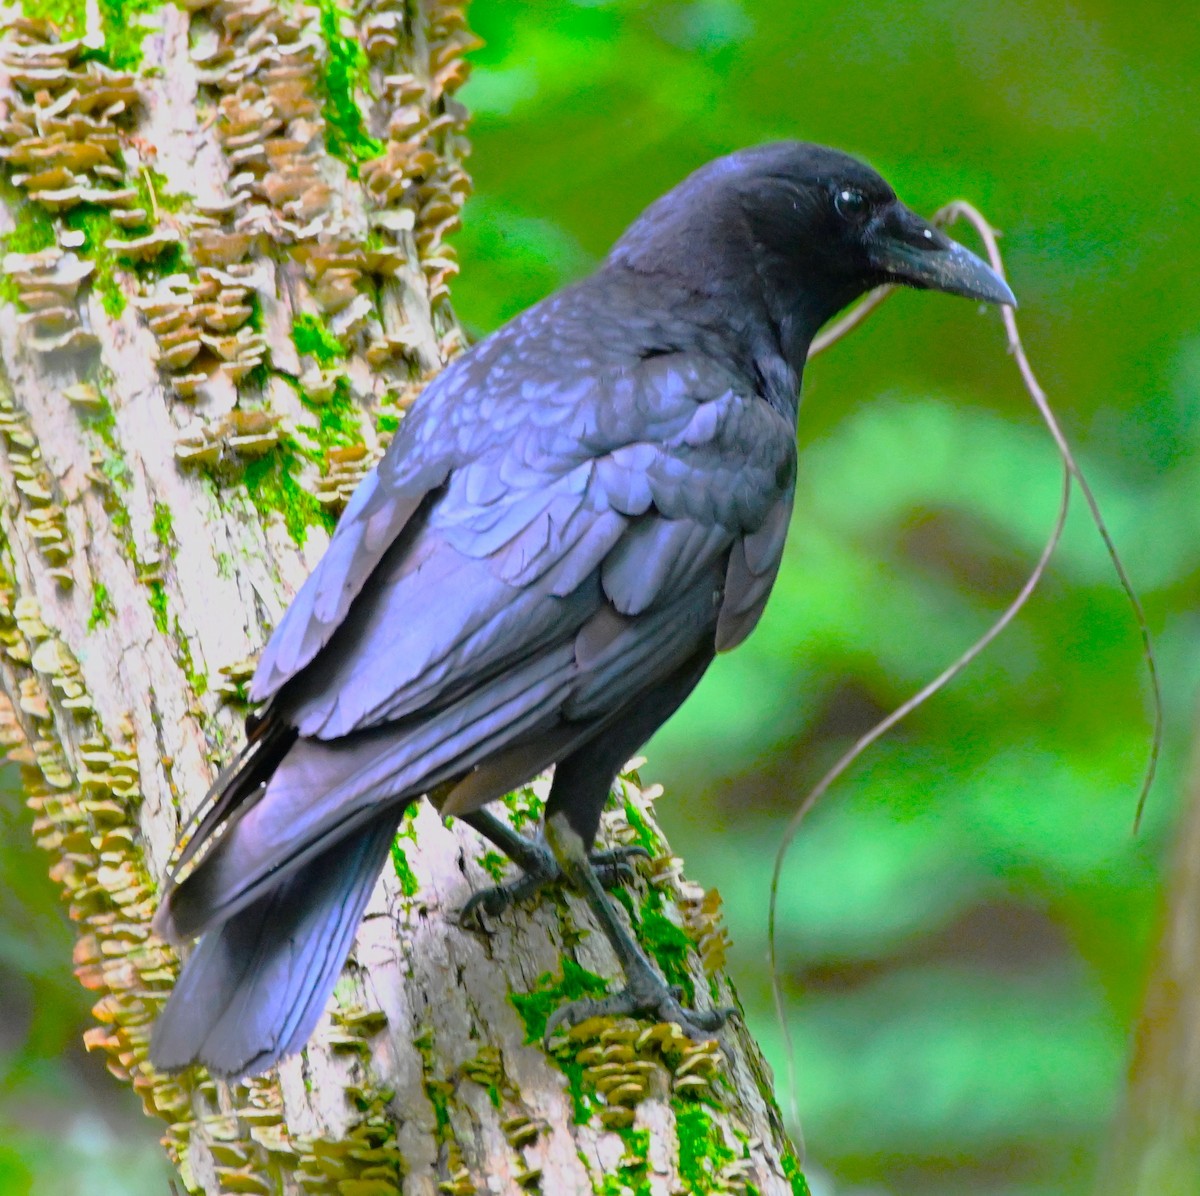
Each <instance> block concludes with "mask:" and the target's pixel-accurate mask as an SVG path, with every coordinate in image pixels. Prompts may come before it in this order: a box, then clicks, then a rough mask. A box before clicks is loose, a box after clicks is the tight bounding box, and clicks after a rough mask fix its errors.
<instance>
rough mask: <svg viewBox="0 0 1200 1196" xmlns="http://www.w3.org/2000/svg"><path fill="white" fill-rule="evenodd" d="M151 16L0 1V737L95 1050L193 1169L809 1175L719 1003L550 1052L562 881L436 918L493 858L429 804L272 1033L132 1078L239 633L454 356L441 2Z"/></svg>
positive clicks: (149, 6)
mask: <svg viewBox="0 0 1200 1196" xmlns="http://www.w3.org/2000/svg"><path fill="white" fill-rule="evenodd" d="M182 5H183V6H182V7H174V6H172V5H166V6H161V5H160V4H159V3H157V0H127V2H126V3H124V4H120V5H117V4H114V3H112V0H99V3H97V0H88V3H86V5H85V4H84V3H83V0H54V3H45V4H44V7H45V8H46V10H47V11H49V10H53V12H54V13H55V19H56V20H60V21H62V22H63V25H62V26H61V27H56V26H54V25H52V24H49V23H48V22H46V21H44V20H39V19H31V18H27V17H25V16H22V15H20V13H19V12H16V11H15V10H11V11H10V12H9V15H8V20H7V24H6V28H5V31H4V34H3V41H2V45H0V57H2V69H3V76H2V77H0V96H2V98H3V104H4V113H3V118H2V125H0V145H2V146H3V157H4V164H5V165H4V171H3V175H4V182H3V194H2V196H0V198H2V199H3V207H2V208H0V213H2V214H0V222H2V224H3V227H2V228H0V231H2V232H3V233H4V234H5V246H6V250H7V254H6V256H5V258H4V262H3V291H2V296H0V298H2V300H3V302H0V362H2V371H0V492H2V493H0V503H2V507H3V509H2V511H0V519H2V531H3V538H4V542H3V544H2V545H0V681H2V684H3V690H4V692H5V693H6V694H7V695H8V699H9V701H8V702H6V703H5V704H4V707H3V710H2V711H0V737H2V739H3V742H4V744H5V745H7V746H8V747H10V748H11V749H12V754H13V756H15V758H17V759H18V760H19V761H20V762H21V763H22V764H23V765H24V766H25V767H24V773H25V781H26V785H27V790H28V794H29V804H30V806H31V807H32V808H33V810H34V814H35V820H34V826H33V830H34V834H35V835H36V837H37V839H38V842H39V843H40V844H41V845H42V846H43V847H45V848H46V849H47V851H49V852H50V853H51V854H52V856H53V865H52V869H51V871H52V875H53V876H54V877H55V879H56V880H57V881H58V882H59V883H60V884H61V885H62V887H63V890H64V895H65V897H66V899H67V900H68V901H69V903H70V912H71V916H72V918H74V919H75V921H76V922H77V923H78V926H79V931H80V935H81V937H80V939H79V942H78V945H77V948H76V952H75V963H76V968H77V974H78V976H79V978H80V980H81V982H82V983H83V984H84V985H86V986H87V987H88V988H90V989H92V990H94V991H95V993H96V995H97V998H98V1001H97V1004H96V1007H95V1013H96V1017H97V1020H98V1025H97V1026H96V1027H95V1028H93V1029H92V1030H90V1031H88V1034H87V1042H88V1045H89V1047H91V1048H94V1049H97V1050H101V1051H103V1052H105V1054H106V1056H107V1059H108V1065H109V1068H110V1070H111V1071H112V1072H113V1073H114V1074H115V1075H116V1076H118V1077H119V1078H122V1079H125V1080H128V1081H129V1082H131V1083H132V1085H133V1086H134V1088H135V1089H136V1090H137V1092H138V1093H139V1095H140V1096H141V1097H142V1099H143V1101H144V1102H145V1106H146V1109H147V1112H148V1113H150V1114H152V1115H155V1116H158V1117H161V1118H163V1119H164V1121H165V1122H166V1126H167V1128H166V1130H165V1133H164V1142H165V1144H166V1147H167V1150H168V1152H169V1154H170V1156H171V1158H172V1160H173V1161H174V1162H175V1163H176V1165H177V1166H178V1169H179V1181H180V1184H181V1185H182V1186H183V1187H184V1188H186V1189H187V1190H188V1191H192V1192H205V1193H217V1192H221V1193H229V1192H264V1193H267V1192H285V1193H300V1192H329V1193H334V1192H337V1193H342V1194H344V1196H377V1194H378V1196H382V1194H386V1193H396V1192H400V1191H403V1192H405V1193H433V1192H442V1193H468V1192H475V1191H490V1192H518V1191H522V1190H529V1189H534V1188H537V1187H538V1186H539V1184H540V1185H541V1188H542V1190H543V1191H545V1192H548V1193H555V1194H559V1193H574V1192H591V1191H596V1192H605V1193H616V1192H621V1191H626V1190H629V1191H631V1192H633V1191H636V1192H638V1193H643V1192H648V1193H668V1192H753V1191H758V1192H762V1193H768V1192H769V1193H782V1192H802V1191H804V1190H805V1188H804V1182H803V1179H802V1178H801V1177H800V1174H799V1170H798V1168H797V1166H796V1163H795V1160H794V1158H793V1157H792V1155H791V1154H790V1150H789V1147H788V1145H787V1142H786V1138H785V1135H784V1134H783V1132H782V1129H781V1125H780V1119H779V1114H778V1111H777V1109H776V1106H775V1104H774V1102H773V1098H772V1095H771V1087H770V1081H769V1079H768V1077H767V1071H766V1068H765V1065H764V1064H763V1061H762V1059H761V1056H760V1055H759V1052H758V1050H757V1048H756V1047H755V1045H754V1043H753V1041H752V1040H751V1039H750V1037H749V1035H748V1034H747V1033H746V1031H745V1029H744V1027H742V1026H741V1025H740V1024H734V1025H732V1026H731V1028H730V1029H729V1030H728V1031H727V1032H725V1033H724V1034H723V1035H722V1043H721V1047H720V1048H718V1047H717V1046H715V1045H713V1044H708V1045H700V1046H697V1045H694V1044H691V1043H688V1042H686V1041H683V1040H681V1039H680V1038H679V1036H678V1034H677V1033H676V1032H673V1030H672V1029H671V1028H670V1027H664V1026H658V1027H647V1026H645V1025H639V1024H636V1023H633V1022H626V1021H613V1020H611V1019H609V1020H606V1021H603V1020H596V1021H595V1022H593V1023H589V1024H587V1025H585V1026H582V1027H579V1028H577V1029H576V1031H574V1032H573V1033H572V1035H571V1036H570V1039H569V1041H568V1043H567V1044H566V1045H565V1046H563V1047H561V1048H559V1049H558V1050H557V1051H556V1052H554V1053H552V1054H550V1055H547V1054H546V1053H545V1052H544V1051H543V1049H542V1047H541V1045H540V1029H541V1027H542V1026H543V1025H544V1021H545V1016H546V1013H547V1011H548V1010H549V1009H550V1008H552V1007H553V1006H554V1005H555V1004H556V1003H557V1002H558V1001H559V1000H561V999H562V997H563V995H564V994H566V995H580V994H582V993H588V992H594V991H596V990H597V988H598V986H599V987H602V986H603V984H604V983H605V981H607V980H610V979H612V978H613V977H614V976H615V975H616V974H617V969H616V965H615V961H614V959H613V958H612V956H611V953H610V952H609V950H608V948H607V946H606V944H605V941H604V939H603V937H602V936H601V935H600V934H599V933H598V931H597V929H596V928H595V927H594V926H593V924H592V922H591V919H590V916H589V914H588V913H587V911H586V908H585V906H584V905H583V904H582V902H581V901H579V900H577V899H576V898H575V897H573V896H570V895H566V894H564V895H561V896H559V897H557V898H555V899H548V900H546V901H544V902H542V903H541V904H540V905H539V906H538V907H537V908H536V909H534V910H532V911H524V910H523V911H520V912H519V913H518V915H517V916H515V917H508V916H506V917H505V918H504V919H502V921H501V923H500V924H499V925H497V926H496V927H495V928H494V931H493V933H491V934H490V935H486V936H485V935H479V934H472V933H468V932H467V931H465V930H463V929H460V928H459V927H458V926H457V925H456V924H455V921H454V917H453V913H454V911H455V910H456V908H457V907H459V906H461V905H462V903H463V902H464V901H465V900H466V898H467V897H468V896H469V895H470V893H471V891H472V890H473V889H475V888H477V887H478V886H480V885H484V884H488V883H492V882H493V876H495V875H497V874H499V873H500V872H502V871H503V870H504V867H505V865H504V864H503V863H502V862H501V861H500V860H499V859H498V857H496V856H495V855H494V853H485V851H484V850H483V845H482V844H481V843H480V841H479V840H478V839H476V838H475V837H474V836H473V835H472V834H471V832H469V831H468V830H467V829H466V828H464V827H462V826H452V827H449V828H447V827H444V826H443V825H442V824H441V823H440V822H439V820H438V819H437V817H436V815H435V814H434V812H433V811H432V809H431V808H430V807H428V806H422V807H420V809H419V810H417V812H416V813H415V816H413V817H411V818H410V819H409V820H407V821H406V822H405V824H404V825H403V826H402V828H401V832H400V837H399V838H398V840H397V845H396V848H395V851H394V855H393V859H394V865H395V866H394V868H392V869H389V870H388V871H387V875H386V876H385V877H384V878H383V879H382V881H381V883H380V884H379V886H378V887H377V890H376V892H375V895H374V898H373V900H372V903H371V906H370V908H369V910H368V913H367V916H366V919H365V921H364V923H363V926H362V928H361V930H360V932H359V935H358V939H357V944H356V947H355V950H354V953H353V955H352V957H351V961H350V963H349V964H348V966H347V968H346V970H345V973H344V975H343V977H342V979H341V981H340V982H339V985H338V988H337V992H336V995H335V999H334V1001H333V1002H332V1008H331V1011H330V1013H329V1015H327V1016H326V1017H325V1018H324V1019H323V1021H322V1023H321V1025H320V1027H319V1029H318V1030H317V1033H316V1035H315V1036H314V1039H313V1041H312V1043H311V1045H310V1046H309V1048H308V1050H307V1052H306V1053H305V1054H304V1055H303V1056H300V1057H297V1058H295V1059H292V1060H289V1061H287V1062H286V1063H285V1064H284V1065H283V1066H282V1067H281V1068H280V1069H279V1071H278V1073H277V1074H276V1073H272V1074H271V1075H269V1076H267V1077H265V1078H262V1079H258V1080H254V1081H252V1082H250V1083H247V1084H241V1085H235V1086H232V1087H230V1086H226V1085H224V1084H220V1083H217V1082H215V1081H213V1080H212V1079H210V1078H208V1077H206V1076H205V1075H203V1074H189V1075H186V1076H182V1077H175V1078H172V1077H167V1076H162V1075H158V1074H155V1073H154V1072H153V1071H152V1070H151V1069H150V1067H149V1065H148V1063H147V1061H146V1044H147V1040H148V1036H149V1029H150V1024H151V1022H152V1020H153V1017H154V1015H155V1013H156V1012H157V1010H158V1009H159V1008H160V1007H161V1005H162V1003H163V1000H164V998H165V995H166V993H167V992H168V991H169V989H170V985H171V980H172V976H173V974H174V970H175V963H176V961H175V959H174V957H173V955H172V953H171V952H170V951H169V950H168V949H167V948H166V947H164V946H163V945H162V944H161V943H159V942H158V941H156V940H155V939H154V938H153V937H152V936H151V935H150V932H149V921H150V916H151V913H152V912H153V909H154V905H155V890H156V883H157V880H158V878H159V877H160V876H161V875H162V872H163V868H164V865H165V863H166V860H167V857H168V855H169V853H170V850H171V847H172V844H173V842H174V839H175V837H176V834H177V832H178V829H179V826H180V822H181V820H182V819H183V818H184V817H185V816H186V814H187V813H188V811H189V810H191V809H192V808H193V807H194V805H195V803H196V802H197V801H198V799H199V798H200V796H201V795H202V794H203V793H204V791H205V790H206V788H207V786H208V783H209V781H210V780H211V777H212V775H213V771H214V769H215V768H216V767H218V766H219V765H220V763H221V762H222V761H223V760H225V759H227V758H228V756H229V754H230V753H231V752H232V751H233V750H234V749H235V748H236V747H237V745H238V743H239V742H240V736H241V722H242V717H243V715H244V713H245V706H244V685H245V682H246V681H247V679H248V678H249V676H250V674H251V672H252V670H253V657H254V654H255V653H256V652H257V650H258V648H259V647H260V645H261V644H262V643H263V641H264V639H265V637H266V634H267V631H268V629H269V627H270V626H271V625H272V624H273V623H274V622H275V621H276V620H277V619H278V617H279V615H280V613H281V612H282V610H283V609H284V606H285V605H286V603H287V601H288V598H289V596H290V595H291V594H292V593H294V591H295V590H296V588H297V587H298V586H299V584H300V582H301V581H302V580H303V578H304V576H305V575H306V573H307V571H308V570H309V569H310V568H311V567H312V565H313V564H314V563H315V562H316V560H317V559H318V557H319V556H320V554H321V551H322V549H323V548H324V546H325V544H326V543H327V540H328V533H329V530H330V527H331V526H332V523H333V520H334V518H335V516H336V512H337V511H338V510H339V509H340V507H341V505H342V504H343V503H344V502H345V499H346V497H347V496H348V494H349V493H350V491H351V490H352V489H353V487H354V484H355V483H356V481H357V480H358V478H359V477H361V475H362V473H363V471H364V470H365V469H367V468H368V467H369V466H370V465H371V464H372V462H373V461H374V460H375V459H376V458H377V457H378V454H379V453H380V452H381V451H382V449H383V447H384V446H385V444H386V442H387V440H388V439H389V437H390V435H391V434H392V432H394V430H395V427H396V425H397V423H398V422H399V420H400V419H402V418H403V413H404V410H405V408H406V407H407V405H408V404H409V403H410V401H411V400H412V398H413V396H414V395H415V394H416V393H417V392H418V391H419V389H420V387H421V385H422V384H423V382H425V381H426V380H427V379H428V378H429V377H430V376H431V375H432V374H433V373H434V372H436V371H437V369H439V368H440V366H441V365H442V364H443V363H444V362H445V360H446V359H447V357H448V356H450V355H452V354H453V353H454V352H456V351H457V350H458V349H459V348H460V347H461V345H462V343H463V342H462V336H461V333H460V331H459V329H458V327H457V325H456V323H455V321H454V317H453V314H452V312H451V310H450V308H449V305H448V302H447V280H448V279H449V277H450V275H451V274H452V273H453V271H454V263H453V258H452V256H451V252H450V250H449V249H447V248H446V247H445V246H444V244H443V240H442V239H443V236H444V235H445V234H446V233H447V232H448V231H450V230H451V229H452V228H453V227H454V226H455V225H456V222H457V218H458V210H459V208H460V207H461V205H462V202H463V200H464V198H465V196H466V192H467V188H468V182H467V177H466V175H465V173H464V171H463V169H462V167H461V164H460V159H461V157H462V155H463V153H464V151H465V143H464V140H463V136H462V129H463V121H464V113H463V111H462V109H461V108H460V106H459V105H457V104H456V103H455V101H454V100H453V99H452V98H451V96H452V93H453V91H454V89H455V88H456V87H457V86H458V84H459V83H460V82H461V81H462V79H463V77H464V75H465V72H466V67H465V64H464V61H463V58H462V52H463V50H464V48H465V47H466V46H467V45H468V44H469V43H470V40H471V39H470V36H469V35H468V34H467V33H466V32H465V29H464V25H463V18H462V13H461V11H460V9H459V8H458V7H456V6H454V5H453V4H439V3H436V2H435V0H407V2H405V3H398V2H397V3H393V2H391V0H363V2H362V3H361V4H360V5H359V6H358V7H357V9H356V11H355V13H354V15H353V17H349V16H347V15H346V14H344V13H342V12H341V11H340V10H339V9H338V8H337V7H335V5H334V2H333V0H320V3H319V4H318V6H316V7H308V6H304V5H301V4H292V3H281V2H273V0H218V2H217V3H211V2H210V0H182ZM42 7H43V0H27V2H26V9H27V11H29V12H31V13H33V12H37V11H40V10H41V9H42ZM139 22H140V23H139ZM622 784H623V788H622V790H621V792H620V793H619V794H618V795H617V800H616V801H615V803H614V806H613V809H612V810H611V811H610V813H609V814H608V815H607V817H606V820H605V828H604V834H605V835H606V837H607V838H608V839H609V840H610V841H613V840H617V841H630V840H637V841H640V842H643V843H645V844H646V845H647V846H649V847H650V848H651V850H652V853H653V855H654V861H653V864H652V865H651V866H649V867H647V868H646V869H644V875H643V876H642V877H640V878H639V879H638V881H637V882H636V883H635V884H634V885H633V886H632V887H631V888H630V890H629V891H628V894H627V896H626V898H625V899H624V904H625V906H626V908H627V911H628V913H629V915H630V917H631V919H632V920H633V922H634V923H635V924H636V925H637V927H638V928H639V930H640V934H641V936H642V938H643V941H645V942H646V943H647V945H648V946H649V947H651V948H652V949H653V950H654V951H655V954H656V955H657V957H658V958H659V960H660V962H661V963H662V966H663V968H664V970H665V971H666V973H667V975H668V976H669V977H670V978H671V979H672V980H673V981H677V982H680V983H682V984H683V985H684V986H685V988H696V989H699V990H701V999H702V1002H703V1001H704V1000H708V999H711V1000H713V1001H717V1002H721V1003H727V1002H729V1001H730V1000H732V999H733V994H732V991H731V989H730V987H729V984H728V981H727V980H726V978H725V977H724V975H723V973H722V971H721V966H722V959H723V933H724V932H723V931H722V930H720V929H719V926H718V922H717V910H716V899H715V894H712V895H705V894H704V893H702V892H700V891H699V890H697V889H696V888H695V887H694V886H692V885H689V884H688V883H687V882H686V881H684V880H683V879H682V877H681V875H680V867H679V861H678V860H676V859H674V858H673V857H672V856H671V855H670V854H669V851H668V849H667V847H666V844H665V843H664V841H663V840H662V837H661V835H660V834H659V832H658V831H657V829H656V827H655V825H654V822H653V819H652V816H651V813H650V807H649V803H650V799H651V797H652V795H651V794H650V793H648V792H646V791H644V790H642V789H641V788H640V787H639V786H638V784H637V781H636V778H635V777H632V776H631V777H630V778H628V779H627V780H625V781H624V782H623V783H622ZM543 796H544V791H543V788H542V787H541V786H539V785H535V786H532V787H531V788H530V789H528V790H527V791H525V792H523V793H519V794H517V795H514V796H513V797H512V798H510V799H508V808H509V810H510V814H511V817H512V818H513V820H514V821H515V822H517V823H518V824H519V823H520V822H522V821H523V820H525V819H526V818H528V816H529V815H530V814H531V813H533V812H535V811H536V809H537V808H538V806H539V803H540V801H541V798H542V797H543ZM64 962H65V961H64Z"/></svg>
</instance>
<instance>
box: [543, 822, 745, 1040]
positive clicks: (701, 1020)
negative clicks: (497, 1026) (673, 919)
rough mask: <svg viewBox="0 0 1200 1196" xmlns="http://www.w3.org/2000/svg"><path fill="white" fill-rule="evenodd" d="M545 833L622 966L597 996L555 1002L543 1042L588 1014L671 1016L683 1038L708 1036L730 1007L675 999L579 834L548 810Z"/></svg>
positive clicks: (665, 1019) (660, 1018) (664, 1019)
mask: <svg viewBox="0 0 1200 1196" xmlns="http://www.w3.org/2000/svg"><path fill="white" fill-rule="evenodd" d="M546 838H547V840H548V841H549V843H550V847H551V850H552V851H553V852H554V855H555V857H556V858H557V860H558V864H559V867H560V868H561V869H562V871H563V875H564V876H565V877H566V878H567V879H568V880H569V881H570V882H571V883H572V884H573V885H574V886H575V887H576V888H577V889H578V890H579V891H580V892H582V893H583V896H584V898H585V900H586V901H587V903H588V906H589V907H590V908H591V910H592V912H593V913H594V914H595V915H596V917H597V919H598V920H599V922H600V926H601V928H602V929H603V930H604V934H605V937H606V938H607V939H608V941H609V942H610V943H611V944H612V948H613V950H614V951H615V952H616V954H617V958H618V959H619V960H620V961H621V967H622V968H623V969H624V971H625V981H626V983H625V987H624V988H622V989H620V990H619V991H618V992H615V993H612V994H610V995H609V996H607V997H601V998H600V999H599V1000H583V1001H568V1002H567V1004H565V1005H560V1006H559V1007H558V1009H556V1010H555V1011H554V1013H552V1014H551V1015H550V1018H549V1020H548V1021H547V1022H546V1034H545V1037H544V1040H543V1041H544V1042H545V1043H546V1044H547V1045H548V1044H549V1042H550V1039H551V1037H552V1036H553V1034H554V1031H555V1030H557V1029H558V1028H559V1027H560V1026H566V1027H568V1028H569V1027H571V1026H575V1025H578V1024H579V1023H580V1022H583V1021H586V1020H587V1019H588V1018H590V1017H622V1016H626V1017H645V1016H649V1017H653V1018H654V1019H655V1020H657V1021H660V1022H674V1023H675V1024H676V1025H677V1026H678V1027H679V1028H680V1029H681V1030H682V1031H683V1032H684V1033H685V1034H686V1035H687V1036H688V1037H689V1038H693V1039H696V1040H697V1041H702V1040H703V1039H706V1038H711V1037H712V1036H713V1035H714V1034H715V1033H716V1032H717V1031H718V1030H720V1028H721V1027H722V1026H723V1025H724V1024H725V1022H726V1021H727V1020H728V1019H729V1016H730V1014H732V1013H734V1012H736V1011H735V1010H734V1009H732V1008H724V1009H705V1010H701V1009H689V1008H687V1006H685V1005H683V1004H682V1003H681V1001H680V999H679V998H680V995H681V994H680V993H679V991H678V989H673V988H671V987H670V986H669V985H668V984H667V982H666V981H665V980H663V978H662V977H661V976H660V975H659V974H658V972H657V971H655V969H654V965H653V964H652V963H651V962H650V960H649V958H647V956H646V953H645V952H644V951H643V950H642V948H641V947H640V946H639V945H638V943H637V941H636V940H635V939H634V938H633V936H632V935H630V933H629V931H627V930H626V929H625V926H624V925H623V923H622V922H621V920H620V919H619V918H618V917H617V914H616V911H615V910H614V909H613V907H612V903H611V902H610V901H609V899H608V898H607V897H606V896H605V894H604V889H603V888H602V887H601V884H600V881H599V878H598V877H597V876H596V873H595V870H594V869H593V868H592V866H591V864H590V863H589V861H588V857H587V851H586V849H585V848H584V845H583V839H582V838H581V837H580V835H579V834H578V833H577V832H576V831H575V829H574V828H573V827H572V826H571V824H570V822H569V820H568V818H567V816H566V815H565V814H562V813H559V814H554V815H552V816H551V817H550V818H548V819H547V821H546Z"/></svg>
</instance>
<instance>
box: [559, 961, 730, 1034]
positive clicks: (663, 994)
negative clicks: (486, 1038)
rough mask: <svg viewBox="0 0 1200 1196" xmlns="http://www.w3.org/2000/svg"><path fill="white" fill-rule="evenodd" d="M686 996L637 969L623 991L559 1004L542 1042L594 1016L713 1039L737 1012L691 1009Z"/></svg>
mask: <svg viewBox="0 0 1200 1196" xmlns="http://www.w3.org/2000/svg"><path fill="white" fill-rule="evenodd" d="M682 997H683V993H682V991H681V990H680V989H679V988H672V987H670V986H669V985H667V983H666V982H665V981H663V980H661V979H660V978H659V977H658V976H656V975H655V974H654V973H653V972H652V971H650V969H649V968H645V969H642V968H637V969H635V970H634V975H633V978H632V979H631V980H630V982H629V984H627V985H626V986H625V987H624V988H623V989H621V990H620V991H618V992H615V993H611V994H610V995H609V996H607V997H600V998H598V999H591V1000H582V1001H568V1002H567V1004H565V1005H560V1006H559V1007H558V1009H556V1010H555V1011H554V1012H553V1013H552V1014H551V1015H550V1018H549V1020H548V1021H547V1022H546V1033H545V1035H544V1036H543V1038H542V1043H543V1045H544V1046H546V1047H547V1048H548V1047H549V1046H550V1039H551V1037H552V1036H553V1035H554V1032H555V1031H556V1030H558V1029H567V1030H569V1029H570V1028H571V1027H572V1026H577V1025H579V1023H580V1022H585V1021H587V1020H588V1018H592V1017H647V1018H653V1019H654V1020H655V1021H659V1022H674V1024H675V1025H677V1026H678V1027H679V1028H680V1029H681V1030H682V1031H683V1032H684V1034H686V1035H687V1036H688V1037H689V1038H690V1039H692V1040H693V1041H694V1042H703V1041H704V1040H705V1039H708V1038H712V1037H713V1036H714V1035H715V1034H716V1033H717V1031H718V1030H720V1029H721V1027H722V1026H724V1025H725V1023H726V1022H727V1021H728V1020H729V1018H730V1015H731V1014H734V1013H736V1012H737V1010H736V1009H733V1008H732V1007H731V1006H726V1007H725V1008H723V1009H689V1008H688V1007H687V1006H686V1005H684V1004H683V1003H682V1000H681V998H682Z"/></svg>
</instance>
